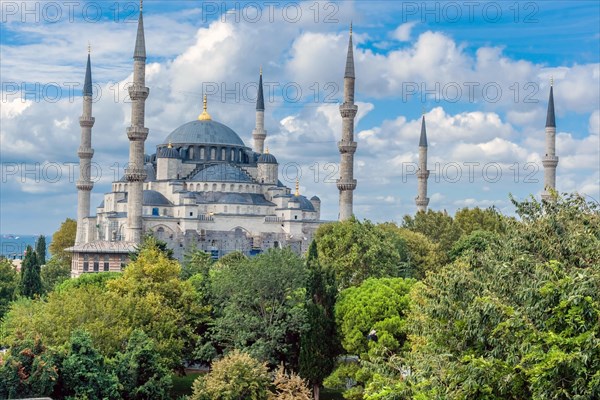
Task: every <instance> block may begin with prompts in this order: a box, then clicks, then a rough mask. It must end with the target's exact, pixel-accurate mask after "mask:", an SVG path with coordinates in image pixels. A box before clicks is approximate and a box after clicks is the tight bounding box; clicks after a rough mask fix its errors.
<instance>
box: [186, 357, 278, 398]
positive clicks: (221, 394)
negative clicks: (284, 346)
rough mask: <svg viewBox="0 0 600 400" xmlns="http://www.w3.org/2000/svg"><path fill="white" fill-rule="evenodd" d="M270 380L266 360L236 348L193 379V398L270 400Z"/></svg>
mask: <svg viewBox="0 0 600 400" xmlns="http://www.w3.org/2000/svg"><path fill="white" fill-rule="evenodd" d="M270 381H271V379H270V377H269V370H268V368H267V365H266V364H264V363H261V362H259V361H258V360H256V359H254V358H252V357H251V356H250V355H248V354H246V353H242V352H240V351H238V350H234V351H233V352H231V353H230V354H229V355H227V356H225V357H224V358H223V359H221V360H218V361H215V362H214V363H213V364H212V366H211V371H210V373H208V374H207V375H206V376H200V377H198V379H196V381H194V385H193V391H194V392H193V394H192V395H191V396H190V400H267V399H268V398H269V386H270Z"/></svg>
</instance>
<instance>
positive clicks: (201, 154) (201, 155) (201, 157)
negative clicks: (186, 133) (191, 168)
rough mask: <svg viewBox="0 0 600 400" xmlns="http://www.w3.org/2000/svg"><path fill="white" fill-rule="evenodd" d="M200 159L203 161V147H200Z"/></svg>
mask: <svg viewBox="0 0 600 400" xmlns="http://www.w3.org/2000/svg"><path fill="white" fill-rule="evenodd" d="M200 159H201V160H204V147H200Z"/></svg>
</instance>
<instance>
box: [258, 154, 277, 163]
mask: <svg viewBox="0 0 600 400" xmlns="http://www.w3.org/2000/svg"><path fill="white" fill-rule="evenodd" d="M257 162H258V163H259V164H277V159H276V158H275V156H274V155H273V154H271V153H263V154H261V155H260V157H258V161H257Z"/></svg>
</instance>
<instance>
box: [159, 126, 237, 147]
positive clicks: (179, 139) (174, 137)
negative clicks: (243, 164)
mask: <svg viewBox="0 0 600 400" xmlns="http://www.w3.org/2000/svg"><path fill="white" fill-rule="evenodd" d="M165 143H173V144H228V145H234V146H243V147H246V145H245V144H244V142H243V141H242V139H240V137H239V136H238V134H237V133H235V132H234V131H233V129H231V128H229V127H228V126H226V125H223V124H222V123H220V122H217V121H213V120H204V121H201V120H196V121H190V122H188V123H186V124H183V125H181V126H180V127H179V128H177V129H175V130H174V131H173V132H171V134H170V135H169V136H167V138H166V139H165Z"/></svg>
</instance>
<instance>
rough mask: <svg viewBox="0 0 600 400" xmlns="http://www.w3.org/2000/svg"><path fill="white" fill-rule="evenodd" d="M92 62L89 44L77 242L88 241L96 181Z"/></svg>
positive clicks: (78, 196) (78, 186)
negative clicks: (91, 195) (93, 158)
mask: <svg viewBox="0 0 600 400" xmlns="http://www.w3.org/2000/svg"><path fill="white" fill-rule="evenodd" d="M92 95H93V93H92V62H91V57H90V47H89V45H88V58H87V66H86V68H85V80H84V84H83V113H82V114H81V117H80V118H79V126H80V127H81V144H80V146H79V150H78V151H77V155H78V156H79V180H78V181H77V184H76V187H77V232H76V235H75V244H82V243H86V242H87V241H88V237H87V231H88V229H87V221H86V218H88V217H89V216H90V194H91V191H92V188H93V187H94V183H93V182H92V180H91V177H90V172H91V171H90V169H91V163H92V156H93V155H94V149H92V127H93V126H94V122H95V121H96V119H95V118H94V117H92Z"/></svg>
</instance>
